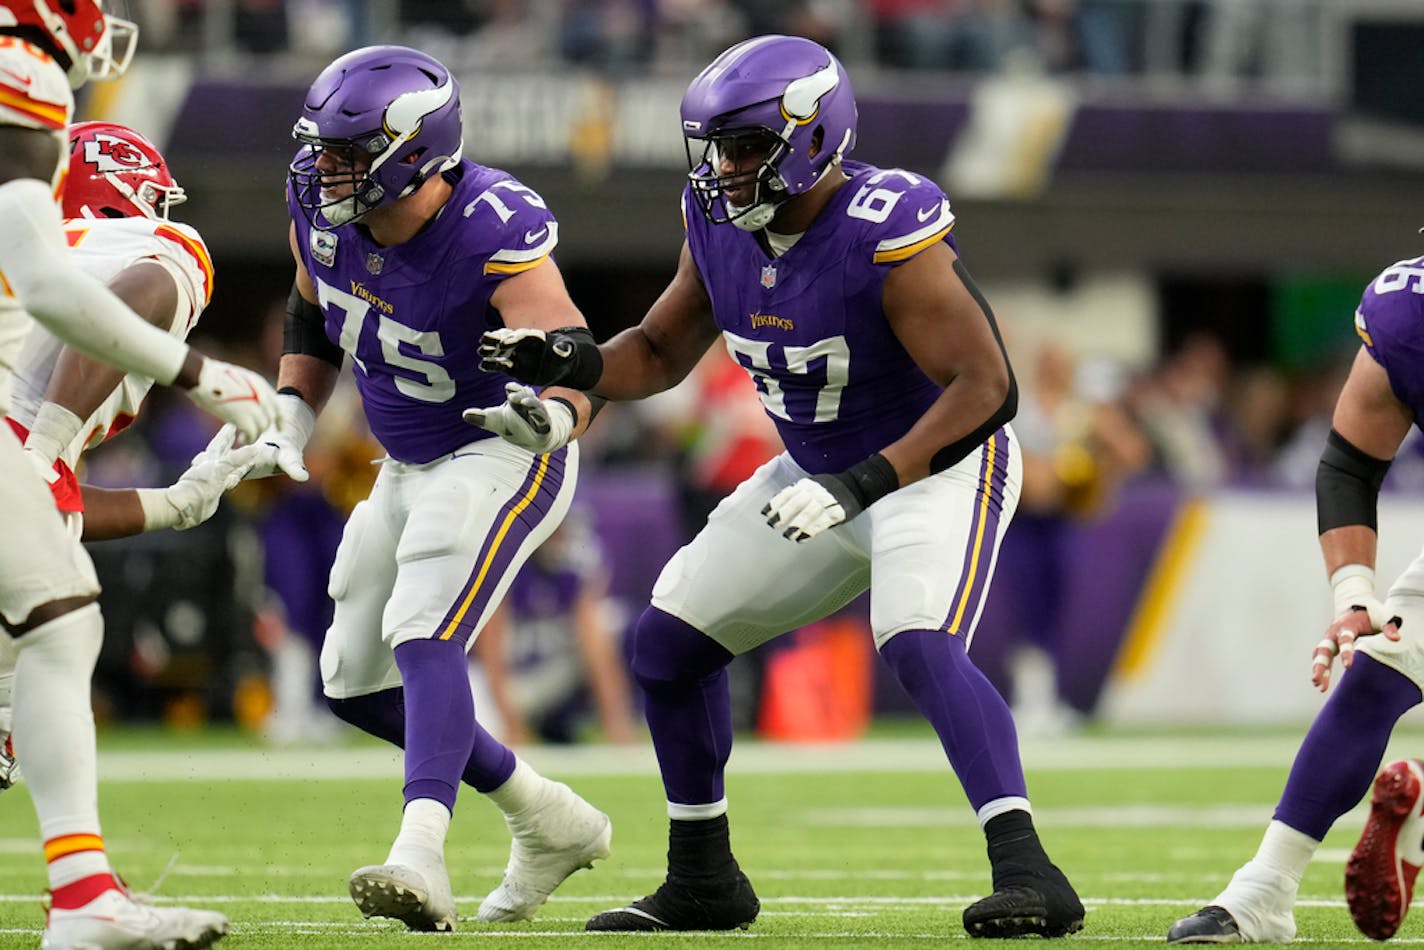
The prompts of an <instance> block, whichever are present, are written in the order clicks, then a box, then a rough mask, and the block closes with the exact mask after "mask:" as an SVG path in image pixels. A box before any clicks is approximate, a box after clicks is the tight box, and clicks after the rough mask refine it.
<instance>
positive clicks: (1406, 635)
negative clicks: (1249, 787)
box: [1167, 257, 1424, 943]
mask: <svg viewBox="0 0 1424 950" xmlns="http://www.w3.org/2000/svg"><path fill="white" fill-rule="evenodd" d="M1355 329H1356V330H1357V331H1358V333H1359V335H1360V338H1361V339H1362V340H1363V341H1364V345H1363V346H1362V347H1361V348H1360V351H1359V353H1358V354H1356V356H1355V362H1354V365H1353V366H1352V367H1351V368H1350V374H1349V376H1348V377H1347V378H1346V380H1345V385H1344V388H1343V389H1342V390H1341V392H1340V396H1339V399H1338V400H1337V402H1336V403H1335V414H1334V417H1333V419H1332V420H1331V422H1332V428H1331V431H1330V435H1329V437H1328V439H1327V441H1326V444H1325V450H1324V452H1323V453H1322V454H1321V457H1320V466H1319V469H1318V471H1317V473H1316V479H1315V498H1316V510H1317V516H1318V519H1319V529H1320V550H1321V553H1322V554H1323V555H1324V559H1325V570H1326V573H1327V574H1328V576H1329V578H1330V586H1331V588H1332V589H1333V591H1334V601H1335V619H1334V620H1333V621H1331V623H1330V625H1329V626H1328V627H1327V628H1326V630H1325V636H1324V638H1323V639H1322V640H1321V641H1320V643H1319V644H1318V645H1317V646H1316V648H1315V653H1314V657H1313V664H1312V669H1311V680H1312V681H1313V682H1314V683H1315V685H1316V686H1317V687H1319V688H1320V690H1321V691H1324V690H1326V689H1329V687H1330V673H1331V667H1332V666H1333V665H1334V660H1335V657H1336V656H1337V655H1338V656H1339V657H1340V665H1341V666H1342V667H1343V668H1344V669H1346V670H1348V672H1347V673H1346V674H1345V675H1343V676H1342V677H1341V678H1340V685H1339V687H1338V688H1337V689H1336V690H1335V692H1334V694H1333V695H1331V697H1330V699H1329V700H1328V701H1327V702H1326V703H1325V705H1324V706H1323V707H1321V710H1320V712H1319V713H1318V714H1317V715H1316V717H1315V722H1314V723H1312V724H1311V727H1310V731H1309V732H1307V733H1306V736H1305V740H1304V741H1303V742H1302V743H1301V746H1300V750H1299V751H1298V752H1297V753H1296V757H1295V763H1294V764H1293V765H1292V766H1291V771H1290V776H1289V777H1288V778H1287V779H1286V787H1285V791H1284V792H1283V793H1282V794H1281V800H1280V803H1279V804H1278V805H1277V806H1276V811H1275V815H1274V816H1273V817H1272V820H1271V823H1270V825H1269V826H1268V827H1267V828H1266V834H1265V837H1264V839H1263V840H1262V841H1261V846H1260V848H1259V849H1258V850H1257V852H1256V855H1255V857H1253V858H1252V859H1251V860H1250V861H1248V862H1246V864H1244V865H1243V866H1242V867H1241V868H1240V869H1238V870H1237V871H1236V873H1235V874H1234V875H1233V876H1232V878H1231V882H1230V883H1229V884H1227V886H1226V889H1225V890H1224V891H1222V892H1221V894H1219V895H1218V896H1217V897H1216V899H1215V900H1213V901H1212V902H1211V904H1209V905H1207V906H1206V907H1204V908H1202V909H1201V910H1199V911H1197V912H1196V913H1195V914H1192V915H1191V916H1189V917H1184V918H1183V919H1181V920H1179V921H1177V923H1176V924H1175V925H1173V926H1172V928H1171V930H1170V931H1169V932H1168V934H1167V941H1168V942H1169V943H1221V942H1249V943H1258V942H1284V941H1287V940H1290V939H1292V938H1293V937H1294V936H1295V916H1294V913H1293V910H1292V908H1293V906H1294V904H1295V900H1296V893H1297V891H1298V889H1299V887H1300V880H1301V876H1302V875H1303V874H1304V873H1305V869H1306V866H1307V865H1308V864H1309V863H1310V859H1311V857H1312V856H1313V855H1314V854H1315V850H1316V848H1318V847H1319V846H1320V842H1321V840H1322V839H1323V838H1324V837H1325V833H1326V832H1327V831H1329V830H1330V827H1331V825H1333V824H1334V823H1335V820H1336V819H1337V818H1339V817H1340V816H1341V815H1343V814H1344V813H1345V812H1347V811H1349V810H1350V809H1351V808H1353V807H1355V805H1356V803H1358V802H1359V801H1360V798H1361V797H1362V796H1363V795H1364V794H1365V792H1366V791H1367V790H1368V789H1369V787H1370V780H1371V778H1373V777H1375V770H1376V769H1377V768H1378V767H1379V764H1380V760H1381V759H1382V758H1383V756H1384V752H1385V747H1386V746H1387V744H1388V742H1389V737H1390V733H1391V732H1392V731H1393V729H1394V724H1395V723H1396V722H1398V721H1399V718H1400V716H1402V715H1404V713H1405V712H1407V711H1408V710H1410V709H1412V708H1413V707H1415V706H1416V705H1418V704H1419V701H1420V699H1421V693H1420V686H1421V684H1424V555H1420V556H1419V557H1417V558H1415V560H1414V561H1413V563H1411V564H1410V565H1409V567H1407V568H1406V569H1405V571H1404V573H1402V574H1400V576H1399V577H1398V578H1397V579H1396V580H1395V582H1394V584H1393V586H1392V587H1390V589H1389V592H1388V594H1387V595H1386V596H1385V598H1384V600H1383V602H1381V601H1380V599H1379V597H1378V594H1377V593H1376V587H1375V574H1374V566H1375V553H1376V542H1377V539H1378V535H1377V530H1376V529H1377V517H1376V515H1377V512H1376V503H1377V499H1378V496H1379V488H1380V484H1381V483H1382V482H1383V481H1384V476H1385V472H1386V471H1387V470H1388V469H1389V465H1390V462H1391V461H1392V460H1393V458H1394V456H1395V453H1396V452H1398V450H1399V447H1400V444H1401V443H1402V442H1403V441H1404V437H1405V436H1406V435H1407V434H1408V433H1409V430H1410V428H1411V427H1412V426H1415V425H1419V424H1420V418H1421V410H1424V361H1421V359H1420V357H1421V355H1424V257H1419V258H1415V259H1413V260H1406V261H1400V262H1399V263H1397V264H1393V265H1391V266H1390V267H1386V268H1385V269H1384V270H1383V271H1382V272H1381V273H1380V274H1379V276H1378V277H1376V278H1375V279H1374V280H1373V281H1372V282H1371V283H1370V285H1369V286H1368V287H1367V288H1366V289H1365V293H1364V296H1363V298H1362V299H1361V301H1360V308H1359V310H1357V311H1356V312H1355ZM1375 634H1382V636H1375ZM1421 808H1424V764H1421V763H1419V762H1412V761H1398V762H1391V763H1390V764H1389V765H1387V766H1385V768H1384V769H1383V770H1381V771H1380V773H1379V776H1378V778H1376V779H1375V783H1374V794H1373V798H1372V804H1371V811H1370V818H1369V821H1368V822H1367V823H1366V825H1365V830H1364V833H1363V834H1362V835H1361V837H1360V841H1359V843H1358V845H1357V846H1356V847H1355V849H1354V852H1353V853H1352V854H1351V856H1350V859H1349V861H1348V862H1347V863H1346V868H1345V896H1346V900H1347V903H1348V904H1349V907H1350V914H1351V916H1352V917H1354V919H1355V923H1356V924H1357V925H1358V926H1359V928H1360V930H1361V931H1363V932H1364V933H1365V935H1366V936H1369V937H1372V938H1374V939H1376V940H1384V939H1386V938H1388V937H1390V936H1392V935H1393V934H1394V932H1395V931H1396V930H1398V929H1399V925H1400V923H1402V922H1403V920H1404V915H1405V912H1406V911H1408V909H1409V901H1410V897H1411V895H1412V892H1413V886H1414V878H1415V875H1416V874H1417V873H1418V870H1419V866H1420V864H1424V850H1421V842H1424V815H1421Z"/></svg>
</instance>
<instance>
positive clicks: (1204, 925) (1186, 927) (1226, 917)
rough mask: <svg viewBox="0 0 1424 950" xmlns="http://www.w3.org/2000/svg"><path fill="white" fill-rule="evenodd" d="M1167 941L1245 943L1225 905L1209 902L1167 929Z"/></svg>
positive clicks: (1234, 919)
mask: <svg viewBox="0 0 1424 950" xmlns="http://www.w3.org/2000/svg"><path fill="white" fill-rule="evenodd" d="M1167 942H1168V943H1245V940H1244V939H1243V938H1242V936H1241V928H1240V927H1238V926H1237V925H1236V918H1235V917H1232V916H1231V912H1230V911H1228V910H1227V909H1226V908H1225V907H1217V906H1216V905H1215V904H1209V905H1207V906H1206V907H1203V908H1202V909H1201V910H1199V911H1197V912H1196V913H1195V914H1192V915H1191V916H1190V917H1183V918H1182V919H1181V920H1179V921H1177V922H1176V923H1175V924H1173V925H1172V929H1171V930H1169V931H1167Z"/></svg>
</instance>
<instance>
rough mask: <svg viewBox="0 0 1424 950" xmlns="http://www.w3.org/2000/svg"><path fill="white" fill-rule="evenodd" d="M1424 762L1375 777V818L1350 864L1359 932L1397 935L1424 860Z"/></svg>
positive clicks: (1349, 894)
mask: <svg viewBox="0 0 1424 950" xmlns="http://www.w3.org/2000/svg"><path fill="white" fill-rule="evenodd" d="M1421 806H1424V763H1421V762H1418V761H1415V760H1412V759H1411V760H1405V759H1401V760H1399V761H1398V762H1391V763H1389V764H1388V765H1386V766H1385V767H1384V768H1383V769H1381V770H1380V774H1379V775H1378V776H1376V777H1375V788H1374V794H1373V795H1372V796H1371V798H1370V819H1369V821H1368V822H1366V823H1365V830H1364V832H1363V833H1362V834H1361V835H1360V841H1359V844H1357V845H1355V850H1354V851H1352V852H1350V860H1349V861H1348V862H1346V864H1345V902H1346V903H1347V904H1348V905H1349V906H1350V916H1351V917H1353V918H1354V920H1355V926H1356V927H1359V928H1360V932H1361V933H1363V934H1364V935H1365V936H1366V937H1369V938H1371V939H1373V940H1388V939H1389V938H1390V937H1392V936H1394V933H1395V931H1397V930H1398V929H1399V925H1400V924H1402V923H1403V922H1404V915H1405V914H1406V913H1408V912H1409V902H1410V901H1411V900H1412V899H1413V897H1414V879H1415V877H1417V876H1418V874H1419V866H1420V865H1421V864H1424V813H1421Z"/></svg>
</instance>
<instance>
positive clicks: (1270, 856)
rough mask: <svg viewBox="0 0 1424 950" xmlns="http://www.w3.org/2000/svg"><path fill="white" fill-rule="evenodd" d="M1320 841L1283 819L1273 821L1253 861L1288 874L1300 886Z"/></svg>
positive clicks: (1268, 826) (1267, 828) (1267, 827)
mask: <svg viewBox="0 0 1424 950" xmlns="http://www.w3.org/2000/svg"><path fill="white" fill-rule="evenodd" d="M1319 847H1320V842H1319V841H1316V840H1315V839H1314V838H1312V837H1310V836H1309V835H1306V834H1305V833H1303V832H1300V831H1296V830H1295V829H1294V828H1292V827H1291V826H1290V825H1287V824H1286V823H1285V822H1281V821H1272V822H1271V823H1270V824H1269V825H1267V826H1266V834H1265V836H1264V837H1263V838H1262V839H1261V847H1259V848H1257V849H1256V857H1255V858H1253V859H1252V860H1253V861H1256V862H1257V863H1259V864H1262V865H1264V866H1265V867H1268V868H1270V869H1271V870H1273V871H1277V872H1279V873H1281V874H1284V875H1286V876H1287V877H1289V878H1290V879H1291V882H1292V883H1294V884H1295V885H1297V886H1299V884H1300V879H1301V877H1302V876H1303V875H1304V874H1305V868H1306V866H1307V865H1309V864H1310V859H1311V858H1313V857H1314V856H1315V849H1316V848H1319Z"/></svg>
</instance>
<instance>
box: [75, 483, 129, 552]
mask: <svg viewBox="0 0 1424 950" xmlns="http://www.w3.org/2000/svg"><path fill="white" fill-rule="evenodd" d="M79 491H80V494H81V495H82V496H83V498H84V535H83V537H82V538H81V540H83V541H85V542H88V541H112V540H114V539H115V538H131V537H133V536H134V535H136V534H142V533H143V524H144V518H143V506H142V505H141V504H140V503H139V500H138V492H137V491H135V490H134V489H132V488H95V487H94V486H93V485H80V486H79Z"/></svg>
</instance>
